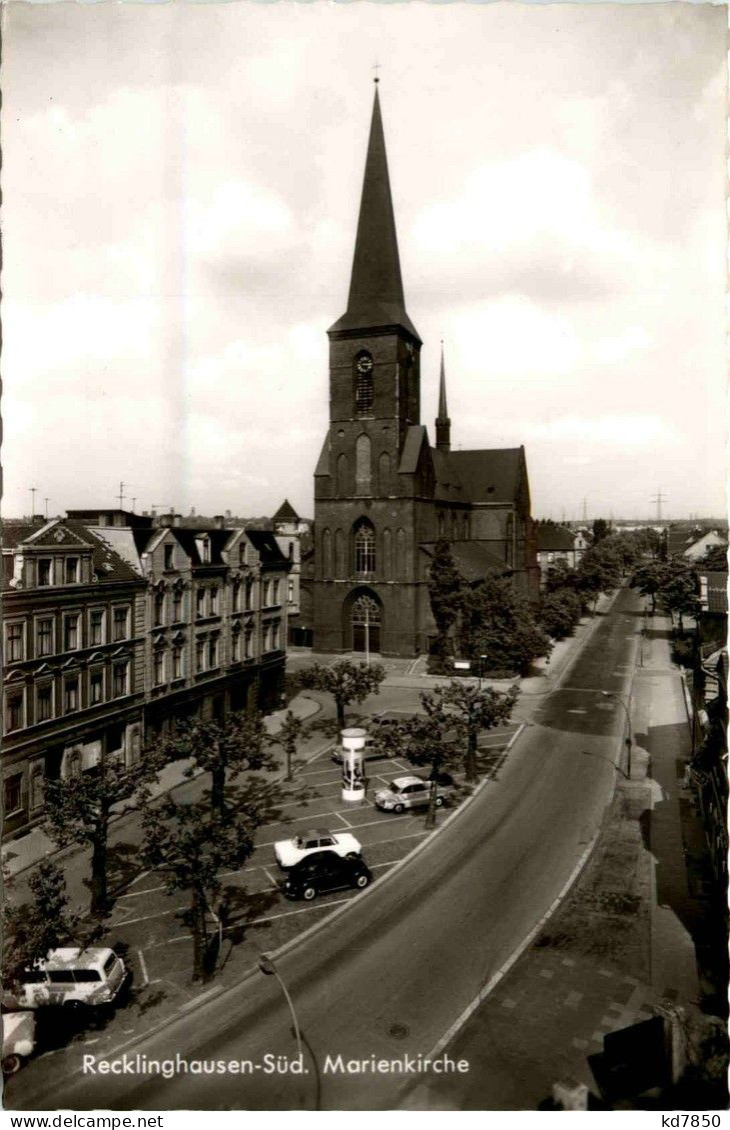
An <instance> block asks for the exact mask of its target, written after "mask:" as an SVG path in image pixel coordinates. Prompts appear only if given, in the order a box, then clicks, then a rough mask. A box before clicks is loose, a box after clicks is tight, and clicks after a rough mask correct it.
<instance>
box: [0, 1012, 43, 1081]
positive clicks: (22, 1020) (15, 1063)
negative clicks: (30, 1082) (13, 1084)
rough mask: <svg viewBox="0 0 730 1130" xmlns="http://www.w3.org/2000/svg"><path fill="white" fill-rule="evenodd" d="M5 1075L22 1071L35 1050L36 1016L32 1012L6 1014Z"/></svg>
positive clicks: (3, 1017)
mask: <svg viewBox="0 0 730 1130" xmlns="http://www.w3.org/2000/svg"><path fill="white" fill-rule="evenodd" d="M2 1024H3V1061H2V1065H3V1075H14V1074H15V1072H16V1071H20V1068H21V1067H22V1066H23V1064H24V1062H25V1061H26V1059H28V1058H29V1056H31V1055H32V1054H33V1052H34V1050H35V1016H34V1014H33V1013H32V1012H4V1013H3V1016H2Z"/></svg>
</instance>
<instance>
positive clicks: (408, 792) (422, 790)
mask: <svg viewBox="0 0 730 1130" xmlns="http://www.w3.org/2000/svg"><path fill="white" fill-rule="evenodd" d="M430 796H431V782H430V781H424V779H423V777H395V778H394V779H393V780H392V781H391V782H390V785H389V786H388V788H387V789H380V790H379V791H378V792H377V793H376V794H375V804H376V806H377V807H378V808H382V810H383V811H384V812H404V811H405V809H406V808H423V807H424V806H426V805H428V802H429V798H430ZM443 803H444V794H443V791H442V790H441V789H439V790H438V792H437V793H436V807H437V808H440V807H441V805H442V804H443Z"/></svg>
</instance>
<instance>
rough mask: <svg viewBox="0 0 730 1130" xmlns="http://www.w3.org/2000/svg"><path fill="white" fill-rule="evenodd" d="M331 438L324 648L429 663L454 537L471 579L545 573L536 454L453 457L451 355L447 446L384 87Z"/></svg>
mask: <svg viewBox="0 0 730 1130" xmlns="http://www.w3.org/2000/svg"><path fill="white" fill-rule="evenodd" d="M328 337H329V342H330V360H329V373H330V381H329V430H328V432H327V437H326V439H325V442H324V446H323V448H322V453H321V455H320V457H319V461H318V463H317V467H316V470H315V472H314V498H315V502H314V528H315V541H314V584H313V590H314V649H315V651H323V652H350V651H354V652H367V653H368V654H369V653H373V652H374V653H381V654H383V655H399V656H415V655H419V654H421V653H423V652H427V651H428V650H429V647H430V645H431V643H432V642H433V640H434V638H435V634H436V630H435V624H434V622H433V617H432V615H431V609H430V602H429V596H428V569H429V564H430V561H431V558H432V555H433V550H434V547H435V544H436V541H437V540H438V539H440V538H446V539H447V540H448V541H449V543H450V544H451V549H452V553H453V556H454V561H455V563H456V566H457V568H458V569H459V571H460V573H461V574H462V576H463V577H464V579H465V580H466V581H468V582H470V583H474V584H475V583H478V581H480V580H482V579H483V578H484V577H486V576H488V575H490V576H494V575H496V576H509V577H510V578H512V580H513V583H514V585H515V586H516V587H517V588H518V589H519V590H520V591H521V592H523V593H524V594H525V595H526V596H528V597H529V598H531V599H535V598H536V597H537V593H538V588H539V570H538V564H537V554H536V542H535V535H534V531H533V524H532V519H531V517H530V488H529V482H528V477H527V464H526V461H525V451H524V448H523V447H516V448H500V449H496V450H495V449H483V450H478V451H462V450H460V449H459V450H453V449H452V446H451V420H450V418H449V413H448V408H447V396H446V374H445V365H444V357H443V348H442V352H441V373H440V386H439V403H438V415H437V416H436V420H435V439H436V444H435V447H432V446H431V444H430V442H429V437H428V432H427V430H426V427H425V425H424V424H422V423H421V397H420V353H421V345H422V341H421V338H420V337H419V335H418V331H417V330H416V328H415V326H414V325H413V322H412V321H411V319H410V318H409V316H408V313H407V312H406V306H405V298H404V292H403V281H402V278H401V270H400V260H399V256H398V241H397V237H396V226H395V216H394V213H393V202H392V198H391V192H390V180H389V177H388V164H387V159H386V151H385V139H384V134H383V123H382V117H381V110H380V100H379V96H378V86H377V80H376V86H375V99H374V104H373V112H372V122H371V126H370V138H369V142H368V151H367V158H366V162H365V175H364V180H363V188H362V197H361V201H360V214H359V219H358V226H357V235H356V239H355V253H354V258H353V265H352V275H351V280H350V293H349V298H348V302H347V309H346V311H345V313H344V314H343V315H342V317H341V318H339V319H338V321H336V322H335V324H334V325H333V326H332V327H331V328H330V329H329V330H328Z"/></svg>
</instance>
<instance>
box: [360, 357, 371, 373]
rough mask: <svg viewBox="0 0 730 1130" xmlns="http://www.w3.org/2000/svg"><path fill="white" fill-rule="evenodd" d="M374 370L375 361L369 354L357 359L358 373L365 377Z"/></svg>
mask: <svg viewBox="0 0 730 1130" xmlns="http://www.w3.org/2000/svg"><path fill="white" fill-rule="evenodd" d="M372 369H373V359H372V357H371V356H370V354H369V353H363V355H362V357H358V359H357V371H358V373H362V374H363V375H364V374H365V373H371V372H372Z"/></svg>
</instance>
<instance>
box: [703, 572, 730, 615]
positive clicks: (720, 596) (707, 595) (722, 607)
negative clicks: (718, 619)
mask: <svg viewBox="0 0 730 1130" xmlns="http://www.w3.org/2000/svg"><path fill="white" fill-rule="evenodd" d="M727 579H728V575H727V573H700V584H701V594H702V611H703V612H709V613H711V614H714V615H717V614H719V615H725V616H727V611H728V599H727Z"/></svg>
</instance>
